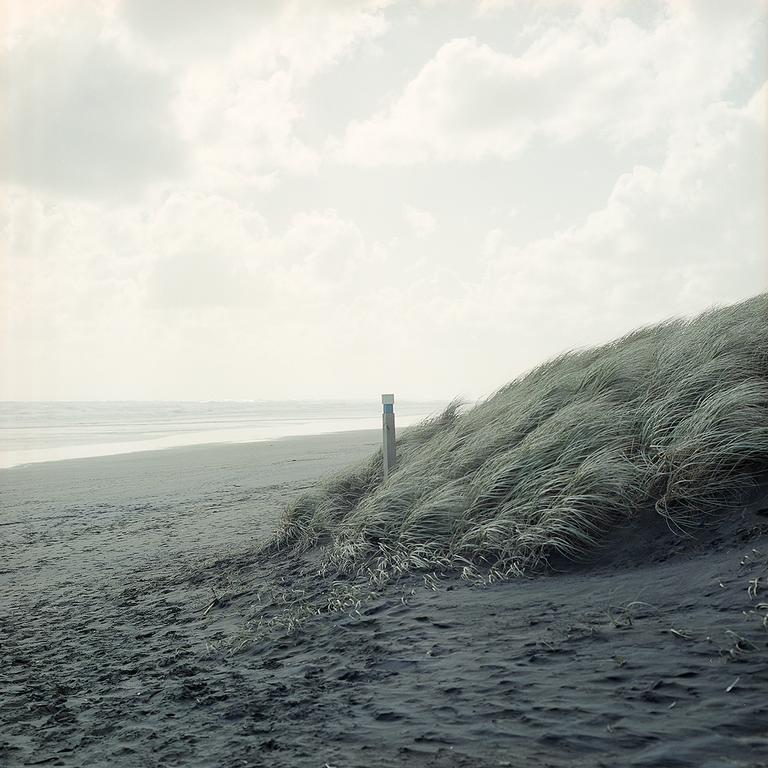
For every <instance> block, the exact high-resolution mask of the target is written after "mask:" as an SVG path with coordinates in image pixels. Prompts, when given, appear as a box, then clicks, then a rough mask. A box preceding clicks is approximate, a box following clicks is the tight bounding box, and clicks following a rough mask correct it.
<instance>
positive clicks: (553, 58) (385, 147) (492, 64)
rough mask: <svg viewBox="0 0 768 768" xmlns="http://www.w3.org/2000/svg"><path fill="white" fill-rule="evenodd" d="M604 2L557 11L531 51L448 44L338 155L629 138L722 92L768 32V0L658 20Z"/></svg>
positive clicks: (359, 124) (679, 12)
mask: <svg viewBox="0 0 768 768" xmlns="http://www.w3.org/2000/svg"><path fill="white" fill-rule="evenodd" d="M596 7H598V8H599V6H595V5H594V4H593V5H588V6H585V7H584V9H583V10H582V12H581V13H580V14H578V15H576V16H575V17H574V16H573V14H567V15H566V17H565V18H564V17H563V16H560V17H559V18H557V19H556V20H551V21H550V22H549V25H548V26H546V27H545V28H544V29H542V30H540V31H539V34H537V36H536V37H535V38H534V41H533V42H532V43H531V44H530V45H529V46H528V48H527V49H525V50H524V51H523V52H522V53H521V54H519V55H515V54H509V53H505V52H503V51H500V50H497V49H496V48H493V47H491V46H490V45H487V44H484V43H481V42H479V41H478V40H477V39H475V38H458V39H454V40H451V41H449V42H447V43H445V44H444V45H442V46H440V48H439V49H438V50H437V52H436V53H435V55H434V56H433V57H432V58H431V59H430V60H429V61H428V62H427V63H426V64H425V65H424V66H423V67H422V69H421V71H420V72H419V73H418V74H417V75H416V77H414V78H413V79H412V80H411V81H410V82H409V83H408V84H407V85H406V86H405V88H404V89H403V90H402V92H401V93H400V95H399V96H397V97H396V98H395V99H394V100H393V102H392V104H391V105H390V106H389V107H388V108H387V109H385V110H384V111H382V112H381V113H379V114H376V115H374V116H372V117H370V118H368V119H364V120H357V121H353V122H352V123H350V124H349V125H348V126H347V129H346V131H345V134H344V136H343V138H342V140H341V141H340V142H339V143H338V145H337V146H336V147H335V151H336V154H337V156H338V157H339V158H340V159H342V160H344V161H346V162H350V163H353V164H358V165H362V166H374V165H388V164H391V165H410V164H415V163H424V162H443V163H450V162H462V163H471V162H476V161H479V160H482V159H483V158H486V157H497V158H502V159H509V158H511V157H513V156H515V155H516V154H518V153H520V152H521V151H522V150H523V149H524V148H525V147H527V146H528V145H529V144H530V143H531V142H532V141H533V140H534V139H535V138H537V137H542V138H544V139H546V140H549V141H556V142H569V141H573V140H575V139H577V138H579V137H582V136H585V135H597V136H600V137H601V138H602V139H603V140H604V141H605V142H606V143H608V144H609V145H611V146H614V147H622V146H625V145H627V144H628V143H631V142H634V141H637V140H639V139H644V138H648V137H651V136H655V135H663V134H664V133H665V132H666V131H667V130H669V129H670V128H672V127H674V125H675V124H676V122H677V121H678V120H679V119H685V117H686V116H687V115H689V114H690V113H691V112H692V111H695V110H698V109H701V108H702V107H703V106H704V105H706V104H708V103H709V102H710V101H711V100H713V99H717V98H719V97H721V95H722V94H723V93H724V91H725V89H726V88H727V87H728V86H729V85H730V84H731V83H732V82H733V80H734V78H736V77H737V76H738V75H739V74H740V73H742V72H743V71H744V70H745V68H746V67H747V66H748V65H749V64H750V61H751V57H753V56H754V51H755V49H756V45H757V41H759V40H760V39H761V37H760V36H761V35H764V34H765V23H764V22H765V18H764V17H765V14H764V13H763V12H762V11H763V7H762V4H760V3H749V2H745V3H743V4H740V5H739V8H738V12H736V13H734V12H732V10H731V12H729V13H721V12H719V11H718V6H717V5H716V4H714V5H713V4H707V3H702V4H696V3H693V4H689V3H682V2H681V3H670V4H668V5H660V6H658V8H659V12H660V13H661V17H660V19H659V21H658V23H656V24H654V25H651V26H650V27H647V28H646V27H644V26H641V25H640V24H639V23H637V22H635V21H633V20H632V18H630V17H629V16H621V15H615V16H608V15H607V13H599V14H596V10H595V9H596ZM597 21H599V22H600V23H597Z"/></svg>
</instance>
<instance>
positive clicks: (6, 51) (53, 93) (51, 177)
mask: <svg viewBox="0 0 768 768" xmlns="http://www.w3.org/2000/svg"><path fill="white" fill-rule="evenodd" d="M65 10H71V8H67V6H66V4H63V3H61V4H53V5H51V13H52V15H51V16H43V17H39V16H34V15H32V16H30V17H26V16H24V17H23V18H21V19H17V20H16V25H15V27H14V30H15V34H13V35H11V36H9V37H7V38H6V39H5V41H4V45H3V46H2V48H0V86H1V87H2V90H3V93H4V95H5V98H4V105H3V110H2V112H0V148H2V150H1V151H2V163H1V164H0V168H1V171H0V172H1V173H2V175H3V177H5V179H11V180H13V181H15V182H17V183H21V184H27V185H30V186H34V187H38V188H41V189H43V190H46V191H53V192H57V193H64V194H76V195H81V196H90V197H93V196H98V197H100V198H104V197H117V198H120V197H123V196H125V195H133V194H135V193H136V192H137V191H139V190H140V189H141V188H142V187H144V186H145V185H146V184H147V183H149V182H151V181H154V180H157V179H162V178H166V177H172V176H177V175H178V174H179V173H180V171H181V169H182V167H183V163H184V151H183V147H182V146H181V143H180V138H179V136H178V132H177V130H176V124H175V122H174V120H173V116H172V114H171V111H170V102H171V99H172V97H173V84H172V83H171V81H170V80H169V79H168V77H167V76H166V75H165V73H163V72H162V71H158V70H155V69H151V68H149V67H148V66H147V65H146V63H145V62H136V61H132V60H129V59H128V58H127V57H126V56H125V54H124V52H123V51H121V50H120V49H119V48H117V47H115V46H113V45H112V44H111V43H110V42H109V41H108V40H106V39H104V37H103V36H102V32H103V31H104V19H103V18H102V17H101V16H100V15H99V14H98V13H87V14H85V15H83V16H78V15H71V16H70V15H67V14H66V13H65V12H64V11H65ZM22 22H23V23H22ZM32 22H34V24H33V23H32Z"/></svg>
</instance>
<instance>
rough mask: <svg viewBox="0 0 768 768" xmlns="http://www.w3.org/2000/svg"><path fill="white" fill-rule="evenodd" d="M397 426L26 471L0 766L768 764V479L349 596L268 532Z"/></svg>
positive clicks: (15, 518) (1, 551) (7, 640)
mask: <svg viewBox="0 0 768 768" xmlns="http://www.w3.org/2000/svg"><path fill="white" fill-rule="evenodd" d="M377 441H378V434H377V433H375V432H360V433H347V434H342V435H326V436H320V437H313V438H291V439H286V440H281V441H276V442H272V443H257V444H251V445H234V446H199V447H194V448H187V449H173V450H169V451H162V452H154V453H141V454H132V455H127V456H114V457H104V458H99V459H86V460H74V461H68V462H57V463H51V464H39V465H31V466H28V467H21V468H16V469H11V470H2V471H0V492H1V493H2V509H1V510H0V558H2V559H1V560H0V643H1V645H0V650H1V653H2V655H1V658H0V765H2V766H16V765H66V766H91V765H105V766H106V765H109V766H155V765H157V766H159V765H162V766H218V765H221V766H246V765H251V766H316V767H317V768H323V767H324V766H326V765H328V766H337V768H344V767H349V766H395V765H409V766H410V765H413V766H504V765H506V766H610V767H611V768H613V766H625V765H627V766H663V767H667V766H692V767H693V766H696V767H697V768H698V767H699V766H707V767H709V766H722V767H723V768H725V767H726V766H766V765H768V631H767V630H766V629H765V628H764V627H763V625H762V619H763V616H765V615H766V613H768V609H762V608H758V606H759V604H760V603H768V517H767V516H766V511H767V510H766V507H768V502H766V501H765V500H764V499H763V500H761V499H760V498H758V497H756V499H755V501H754V503H752V504H751V505H750V506H749V507H748V508H746V509H745V508H739V507H734V512H733V517H732V520H731V521H730V522H729V523H728V525H724V526H720V527H719V528H718V529H717V530H714V531H712V532H711V533H708V534H707V535H706V536H703V537H700V538H699V539H698V540H696V541H693V542H686V541H682V540H680V539H676V538H675V537H673V536H672V535H671V534H670V533H669V531H668V530H667V529H666V527H665V526H664V524H663V523H660V522H658V521H654V519H653V518H652V517H649V518H648V519H647V520H644V521H640V522H638V524H637V525H636V526H635V529H634V530H632V531H625V532H623V533H622V534H621V535H618V536H616V537H615V541H614V542H613V543H612V546H611V547H610V548H608V549H607V550H606V552H605V553H604V554H603V555H602V557H601V558H600V562H599V563H597V564H591V565H589V566H587V565H582V566H579V567H574V566H569V565H567V564H559V566H560V567H561V568H562V569H563V571H564V572H562V573H558V574H556V575H548V576H542V577H538V578H532V579H520V580H518V581H515V582H511V583H501V584H499V583H496V584H493V585H490V586H488V585H485V586H478V585H472V584H469V583H467V582H463V581H461V580H458V579H455V578H449V577H446V578H443V579H439V580H438V582H437V583H436V584H435V583H433V582H432V581H431V580H429V579H427V580H426V582H425V579H424V578H423V577H421V576H419V577H413V578H409V579H406V580H403V581H401V582H400V583H398V584H390V585H389V586H387V587H386V588H385V589H384V590H383V591H382V592H381V593H379V594H377V595H374V596H373V597H367V596H366V594H359V595H358V594H357V593H354V595H353V597H352V599H351V600H350V601H349V604H348V605H347V606H346V608H345V610H342V611H337V612H331V613H328V612H327V611H328V607H329V606H328V598H327V591H326V587H327V582H324V581H323V580H322V579H319V578H317V577H313V576H311V575H309V576H307V575H300V573H299V572H300V570H301V569H302V568H303V569H306V570H308V571H311V562H310V561H309V560H307V559H305V560H303V561H290V562H286V561H285V560H283V561H282V562H280V563H278V562H267V561H263V560H262V561H256V560H255V559H254V557H253V554H252V553H253V549H254V547H255V546H256V545H257V543H258V542H259V541H261V540H263V537H264V536H265V534H267V533H268V532H269V530H270V529H271V528H272V526H273V525H274V522H275V519H276V516H277V514H278V513H279V509H280V505H281V503H283V502H284V501H286V500H287V499H289V498H290V497H291V496H292V495H293V494H295V493H296V492H297V491H298V490H300V489H301V488H304V487H309V486H311V485H312V482H313V481H314V480H315V479H316V478H317V477H319V476H322V475H324V474H325V473H327V472H328V471H329V470H332V469H334V468H336V467H340V466H342V465H344V464H346V463H348V462H349V461H351V460H354V459H356V458H358V457H361V456H363V455H366V454H368V453H369V452H370V451H371V450H372V449H373V447H374V446H375V445H376V443H377ZM757 578H759V579H760V580H759V581H757V582H754V581H752V580H754V579H757ZM751 581H752V583H753V584H756V587H757V594H754V590H753V591H751V592H748V588H749V587H750V582H751ZM352 588H353V585H348V584H341V585H339V586H338V587H337V588H336V591H335V592H334V594H335V595H337V596H340V597H343V596H344V595H345V594H350V590H351V589H352ZM357 589H358V590H360V589H361V587H359V586H358V587H357ZM366 592H367V591H366ZM358 597H359V598H361V602H360V604H359V606H358V607H357V612H356V611H355V606H354V604H353V603H354V601H355V600H356V599H357V598H358ZM214 598H217V599H215V600H214ZM308 606H309V608H308ZM315 608H316V609H319V610H320V612H321V614H320V615H317V616H315V617H314V618H310V619H309V620H308V621H305V622H304V623H303V624H301V625H300V626H298V627H293V626H292V617H295V616H297V615H298V614H300V613H301V612H302V611H303V612H306V613H308V612H310V611H311V610H314V609H315ZM259 617H262V618H264V619H265V620H267V624H266V626H265V628H263V629H262V630H260V631H258V632H256V633H255V634H254V632H253V630H254V628H255V627H257V625H258V619H259ZM270 619H271V621H270ZM247 626H248V627H250V629H251V631H250V632H249V631H246V627H247ZM243 642H244V644H243ZM241 644H243V645H242V648H241V650H239V651H238V652H237V653H230V652H229V649H231V648H233V647H238V646H240V645H241Z"/></svg>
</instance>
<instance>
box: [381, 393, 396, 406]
mask: <svg viewBox="0 0 768 768" xmlns="http://www.w3.org/2000/svg"><path fill="white" fill-rule="evenodd" d="M381 404H382V405H394V404H395V396H394V395H382V396H381Z"/></svg>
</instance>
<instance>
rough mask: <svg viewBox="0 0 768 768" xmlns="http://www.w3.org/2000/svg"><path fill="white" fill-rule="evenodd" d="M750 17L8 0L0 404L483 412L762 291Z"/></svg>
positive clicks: (749, 6) (355, 0) (758, 17)
mask: <svg viewBox="0 0 768 768" xmlns="http://www.w3.org/2000/svg"><path fill="white" fill-rule="evenodd" d="M767 26H768V3H766V2H765V0H760V1H755V2H752V1H751V0H734V2H722V0H667V2H654V1H653V0H642V1H641V0H603V1H600V2H598V1H597V0H582V1H580V2H576V1H575V0H536V1H535V2H534V1H531V0H465V1H459V0H429V1H427V0H422V1H419V0H402V1H401V2H395V1H394V0H392V1H391V2H387V1H386V0H317V1H314V0H313V2H307V1H306V0H305V1H304V2H293V1H292V0H285V1H284V2H277V1H274V2H273V1H272V0H262V1H261V2H251V0H217V2H211V1H209V0H164V1H163V2H157V1H156V0H98V1H97V0H93V1H91V0H36V1H35V2H34V3H30V2H27V0H0V93H2V102H1V103H0V107H1V111H0V323H1V325H0V399H4V400H131V399H136V400H143V399H160V400H225V399H304V398H334V399H336V398H340V399H341V398H370V397H371V396H373V397H376V396H378V394H379V393H380V392H395V393H396V394H397V395H398V397H407V398H411V399H448V398H452V397H454V396H461V397H464V398H469V399H474V398H478V397H482V396H485V395H487V394H489V393H491V392H493V391H494V390H496V389H497V388H499V387H500V386H502V385H503V384H505V383H506V382H507V381H509V380H510V379H512V378H514V377H515V376H517V375H518V374H520V373H522V372H524V371H526V370H528V369H530V368H531V367H533V366H534V365H536V364H537V363H539V362H543V361H544V360H545V359H547V358H549V357H551V356H553V355H555V354H557V353H560V352H562V351H564V350H566V349H571V348H579V347H584V346H588V345H592V344H598V343H602V342H605V341H608V340H610V339H612V338H614V337H616V336H619V335H621V334H624V333H626V332H628V331H630V330H631V329H633V328H635V327H637V326H640V325H645V324H648V323H652V322H656V321H660V320H663V319H665V318H668V317H670V316H680V315H690V314H693V313H697V312H699V311H702V310H704V309H706V308H708V307H711V306H713V305H722V304H728V303H732V302H735V301H739V300H741V299H744V298H747V297H749V296H753V295H755V294H757V293H760V292H763V291H765V290H768V213H767V212H768V158H767V157H766V152H767V147H766V136H767V135H768V134H767V133H766V129H767V126H766V122H767V118H768V50H767V49H768V29H766V27H767Z"/></svg>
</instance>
